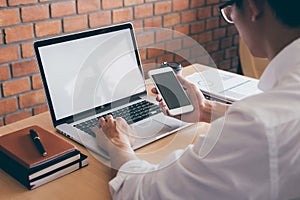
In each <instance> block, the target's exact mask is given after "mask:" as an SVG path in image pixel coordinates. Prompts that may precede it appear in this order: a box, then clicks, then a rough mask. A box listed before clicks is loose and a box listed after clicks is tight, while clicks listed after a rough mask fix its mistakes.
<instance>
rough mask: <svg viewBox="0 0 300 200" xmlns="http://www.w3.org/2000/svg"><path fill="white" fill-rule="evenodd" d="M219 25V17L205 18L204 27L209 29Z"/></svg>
mask: <svg viewBox="0 0 300 200" xmlns="http://www.w3.org/2000/svg"><path fill="white" fill-rule="evenodd" d="M218 27H219V18H216V17H215V18H211V19H207V20H206V24H205V29H206V30H211V29H214V28H218Z"/></svg>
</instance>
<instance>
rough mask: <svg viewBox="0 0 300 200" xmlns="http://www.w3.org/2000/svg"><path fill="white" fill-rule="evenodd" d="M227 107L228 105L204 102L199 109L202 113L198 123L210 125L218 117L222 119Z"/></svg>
mask: <svg viewBox="0 0 300 200" xmlns="http://www.w3.org/2000/svg"><path fill="white" fill-rule="evenodd" d="M229 107H230V105H228V104H224V103H220V102H217V101H211V100H206V101H205V102H204V104H203V105H202V106H201V107H200V109H201V113H202V114H201V116H200V121H201V122H208V123H210V122H212V121H214V120H216V119H218V118H219V117H223V116H224V115H225V113H226V111H227V109H228V108H229Z"/></svg>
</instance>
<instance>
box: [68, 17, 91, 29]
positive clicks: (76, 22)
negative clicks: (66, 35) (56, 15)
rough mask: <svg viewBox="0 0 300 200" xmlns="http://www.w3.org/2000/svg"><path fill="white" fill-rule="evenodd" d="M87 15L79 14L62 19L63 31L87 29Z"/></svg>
mask: <svg viewBox="0 0 300 200" xmlns="http://www.w3.org/2000/svg"><path fill="white" fill-rule="evenodd" d="M87 26H88V22H87V16H85V15H79V16H74V17H68V18H64V19H63V27H64V32H73V31H79V30H85V29H87Z"/></svg>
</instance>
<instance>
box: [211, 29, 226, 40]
mask: <svg viewBox="0 0 300 200" xmlns="http://www.w3.org/2000/svg"><path fill="white" fill-rule="evenodd" d="M225 35H226V29H225V28H220V29H216V30H214V31H213V39H214V40H216V39H220V38H223V37H225Z"/></svg>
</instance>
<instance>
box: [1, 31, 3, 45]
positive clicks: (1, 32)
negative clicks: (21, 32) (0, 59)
mask: <svg viewBox="0 0 300 200" xmlns="http://www.w3.org/2000/svg"><path fill="white" fill-rule="evenodd" d="M3 43H4V42H3V33H2V31H0V45H1V44H3Z"/></svg>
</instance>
